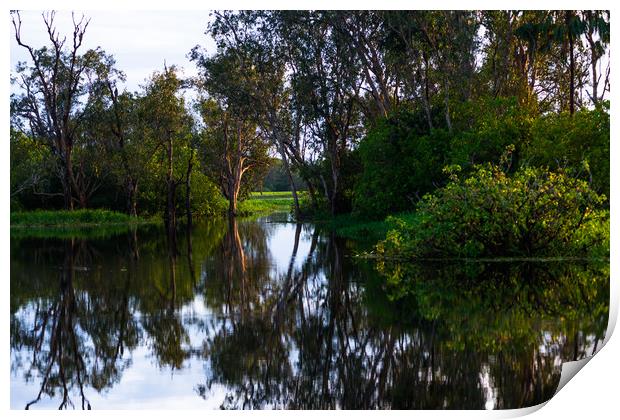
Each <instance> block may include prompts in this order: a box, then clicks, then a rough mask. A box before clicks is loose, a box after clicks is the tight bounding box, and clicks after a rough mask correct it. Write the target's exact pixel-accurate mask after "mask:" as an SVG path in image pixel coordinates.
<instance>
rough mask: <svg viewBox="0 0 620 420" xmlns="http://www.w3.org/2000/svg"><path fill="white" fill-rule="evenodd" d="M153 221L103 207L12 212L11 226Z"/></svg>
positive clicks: (70, 226)
mask: <svg viewBox="0 0 620 420" xmlns="http://www.w3.org/2000/svg"><path fill="white" fill-rule="evenodd" d="M152 222H153V220H146V219H141V218H132V217H130V216H128V215H127V214H124V213H119V212H115V211H111V210H103V209H93V210H91V209H86V210H73V211H66V210H35V211H25V212H14V213H11V228H50V227H59V228H60V227H62V228H83V227H92V226H101V225H106V226H110V225H130V224H140V223H152Z"/></svg>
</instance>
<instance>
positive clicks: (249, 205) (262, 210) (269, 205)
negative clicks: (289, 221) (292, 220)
mask: <svg viewBox="0 0 620 420" xmlns="http://www.w3.org/2000/svg"><path fill="white" fill-rule="evenodd" d="M292 204H293V196H292V194H291V193H290V191H277V192H264V193H263V194H262V195H261V193H259V192H253V193H252V194H251V195H250V198H248V199H247V200H244V201H241V202H240V203H239V205H238V208H237V212H238V214H239V215H240V216H254V215H262V214H269V213H276V212H287V213H288V212H290V211H291V206H292Z"/></svg>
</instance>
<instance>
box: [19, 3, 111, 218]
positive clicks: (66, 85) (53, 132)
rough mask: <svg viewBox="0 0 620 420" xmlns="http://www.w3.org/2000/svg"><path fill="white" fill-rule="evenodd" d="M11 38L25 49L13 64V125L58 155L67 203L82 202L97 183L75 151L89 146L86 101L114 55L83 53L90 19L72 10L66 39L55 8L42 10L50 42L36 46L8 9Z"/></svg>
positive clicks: (69, 206) (69, 205)
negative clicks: (24, 58)
mask: <svg viewBox="0 0 620 420" xmlns="http://www.w3.org/2000/svg"><path fill="white" fill-rule="evenodd" d="M11 18H12V23H13V28H14V31H15V40H16V41H17V44H18V45H19V46H20V47H22V48H24V49H25V50H26V51H27V52H28V55H29V61H30V62H29V63H26V62H20V63H19V64H18V65H17V68H16V73H15V76H14V77H13V79H12V81H13V82H14V83H15V84H16V85H17V87H18V93H16V94H14V95H12V97H11V101H12V106H11V110H12V112H13V115H12V121H13V122H14V126H15V127H17V128H19V129H20V130H22V131H23V132H24V133H25V134H26V135H27V136H28V137H29V138H31V139H33V140H36V141H37V142H40V143H42V144H45V145H46V147H48V148H49V150H50V152H51V154H52V155H53V156H54V159H55V161H56V166H57V168H56V172H57V174H58V177H59V180H60V183H61V185H62V196H63V199H64V207H65V209H73V207H74V203H75V202H77V204H78V205H79V206H80V207H86V205H87V201H88V198H89V196H90V195H91V194H92V193H93V192H94V190H95V189H96V188H97V187H98V186H99V184H98V183H97V182H92V179H89V178H88V176H89V175H90V174H87V173H86V172H85V171H84V170H83V168H84V162H81V163H80V165H79V167H78V170H77V171H76V168H75V167H74V166H75V162H74V156H75V154H76V153H79V152H80V150H81V149H86V148H87V147H88V139H84V138H83V137H82V136H81V132H80V130H81V128H82V123H83V119H84V111H85V103H86V102H87V101H88V98H89V96H90V95H91V93H92V86H93V82H94V80H96V75H97V73H98V71H100V69H101V68H102V67H105V68H107V71H108V72H112V71H114V70H113V66H114V60H113V59H112V58H111V57H110V56H109V55H107V54H105V52H104V51H103V50H101V49H100V48H95V49H89V50H87V51H85V52H83V53H81V50H82V49H83V48H82V44H83V40H84V35H85V33H86V29H87V27H88V24H89V22H90V20H89V19H86V18H85V17H84V16H82V17H81V18H80V19H79V20H78V19H76V17H75V16H73V33H72V35H71V36H70V38H69V42H67V37H62V36H61V35H60V34H59V32H58V31H57V29H56V25H55V21H54V19H55V13H54V12H49V13H44V14H43V22H44V24H45V28H46V31H47V35H48V38H49V45H46V46H43V47H41V48H36V47H34V46H32V45H31V44H29V43H27V42H26V40H25V39H24V36H23V34H22V20H21V17H20V14H19V12H13V13H12V14H11Z"/></svg>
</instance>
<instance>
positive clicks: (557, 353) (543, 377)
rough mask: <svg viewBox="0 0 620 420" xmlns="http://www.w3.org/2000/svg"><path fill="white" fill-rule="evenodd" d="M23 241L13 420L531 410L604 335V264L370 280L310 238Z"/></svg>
mask: <svg viewBox="0 0 620 420" xmlns="http://www.w3.org/2000/svg"><path fill="white" fill-rule="evenodd" d="M181 236H183V237H181V238H178V240H177V241H176V242H177V245H178V249H177V251H178V252H169V247H168V244H169V241H168V240H167V239H166V237H165V235H164V234H163V232H161V231H159V230H157V229H153V228H150V229H147V230H139V231H133V232H129V233H128V234H126V235H121V236H115V237H113V238H108V239H92V240H86V239H66V240H50V239H28V238H14V239H12V243H11V388H12V389H11V405H12V408H24V407H25V408H73V407H74V408H90V407H91V406H92V407H93V408H117V407H134V408H137V407H144V406H147V405H149V404H150V405H151V406H153V407H156V406H164V405H165V406H174V405H177V406H178V407H184V408H185V407H188V406H206V407H222V408H430V409H434V408H519V407H524V406H529V405H533V404H537V403H540V402H542V401H545V400H546V399H548V398H550V397H551V396H552V395H553V393H554V391H555V388H556V387H557V383H558V381H559V376H560V369H561V362H562V361H567V360H574V359H579V358H582V357H585V356H588V355H590V354H592V353H593V352H594V351H596V348H597V347H599V346H600V343H601V342H602V340H603V338H604V334H605V329H606V325H607V315H608V302H609V264H608V263H588V264H568V263H562V264H560V263H544V264H543V263H540V264H531V263H530V264H469V265H463V264H461V265H457V266H449V265H443V266H432V265H424V266H415V265H403V264H393V265H384V264H378V265H377V264H375V263H373V262H368V261H360V260H356V259H353V258H351V257H350V254H351V249H352V247H354V246H356V244H354V243H351V242H349V241H345V240H343V239H342V238H338V237H336V236H335V235H334V234H333V233H329V232H321V231H320V230H319V229H316V228H315V227H314V226H312V225H309V224H304V225H302V224H297V225H296V224H290V223H288V224H287V223H276V222H275V221H274V220H271V219H263V220H259V221H247V220H236V219H232V220H227V221H219V222H214V223H209V224H205V225H199V226H195V227H194V228H193V229H192V231H191V233H188V232H185V234H184V235H181Z"/></svg>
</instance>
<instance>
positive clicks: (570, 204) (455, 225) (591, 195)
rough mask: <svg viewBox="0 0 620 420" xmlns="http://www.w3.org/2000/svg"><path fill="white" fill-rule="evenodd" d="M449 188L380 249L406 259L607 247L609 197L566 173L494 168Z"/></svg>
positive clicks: (430, 198) (454, 179)
mask: <svg viewBox="0 0 620 420" xmlns="http://www.w3.org/2000/svg"><path fill="white" fill-rule="evenodd" d="M450 179H451V182H450V183H449V184H448V185H446V186H445V187H444V188H442V189H439V190H437V191H436V192H435V193H433V194H428V195H426V196H425V197H424V198H423V200H422V201H421V202H420V203H419V205H418V208H417V212H416V215H415V218H414V219H413V220H409V221H404V220H399V219H397V218H393V219H391V222H392V223H394V224H395V228H394V229H392V230H390V231H389V232H388V234H387V236H386V239H385V240H384V241H382V242H380V243H379V244H378V245H377V251H378V252H379V253H380V254H382V255H385V256H400V257H406V258H433V257H498V256H521V257H532V256H567V255H572V256H580V257H583V256H588V255H589V254H590V251H591V249H592V248H593V247H597V249H599V254H600V250H601V247H602V249H607V252H609V251H608V249H609V248H608V247H609V217H608V216H609V215H608V213H607V212H604V211H601V210H596V209H597V207H599V206H600V205H601V203H602V202H603V201H604V200H605V197H604V196H602V195H599V194H597V193H595V192H594V191H593V190H592V189H591V188H590V186H589V185H588V184H587V183H586V182H585V181H582V180H579V179H575V178H572V177H570V176H568V175H567V174H566V173H564V172H549V171H546V170H542V169H534V168H522V169H519V170H518V171H517V172H516V173H515V174H514V175H513V176H508V175H507V174H506V173H505V172H503V171H502V170H501V168H500V167H499V166H496V165H491V164H487V165H481V166H478V167H476V171H475V172H474V174H473V175H471V176H469V177H466V178H462V179H460V178H459V177H458V175H456V174H455V173H452V174H451V175H450Z"/></svg>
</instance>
